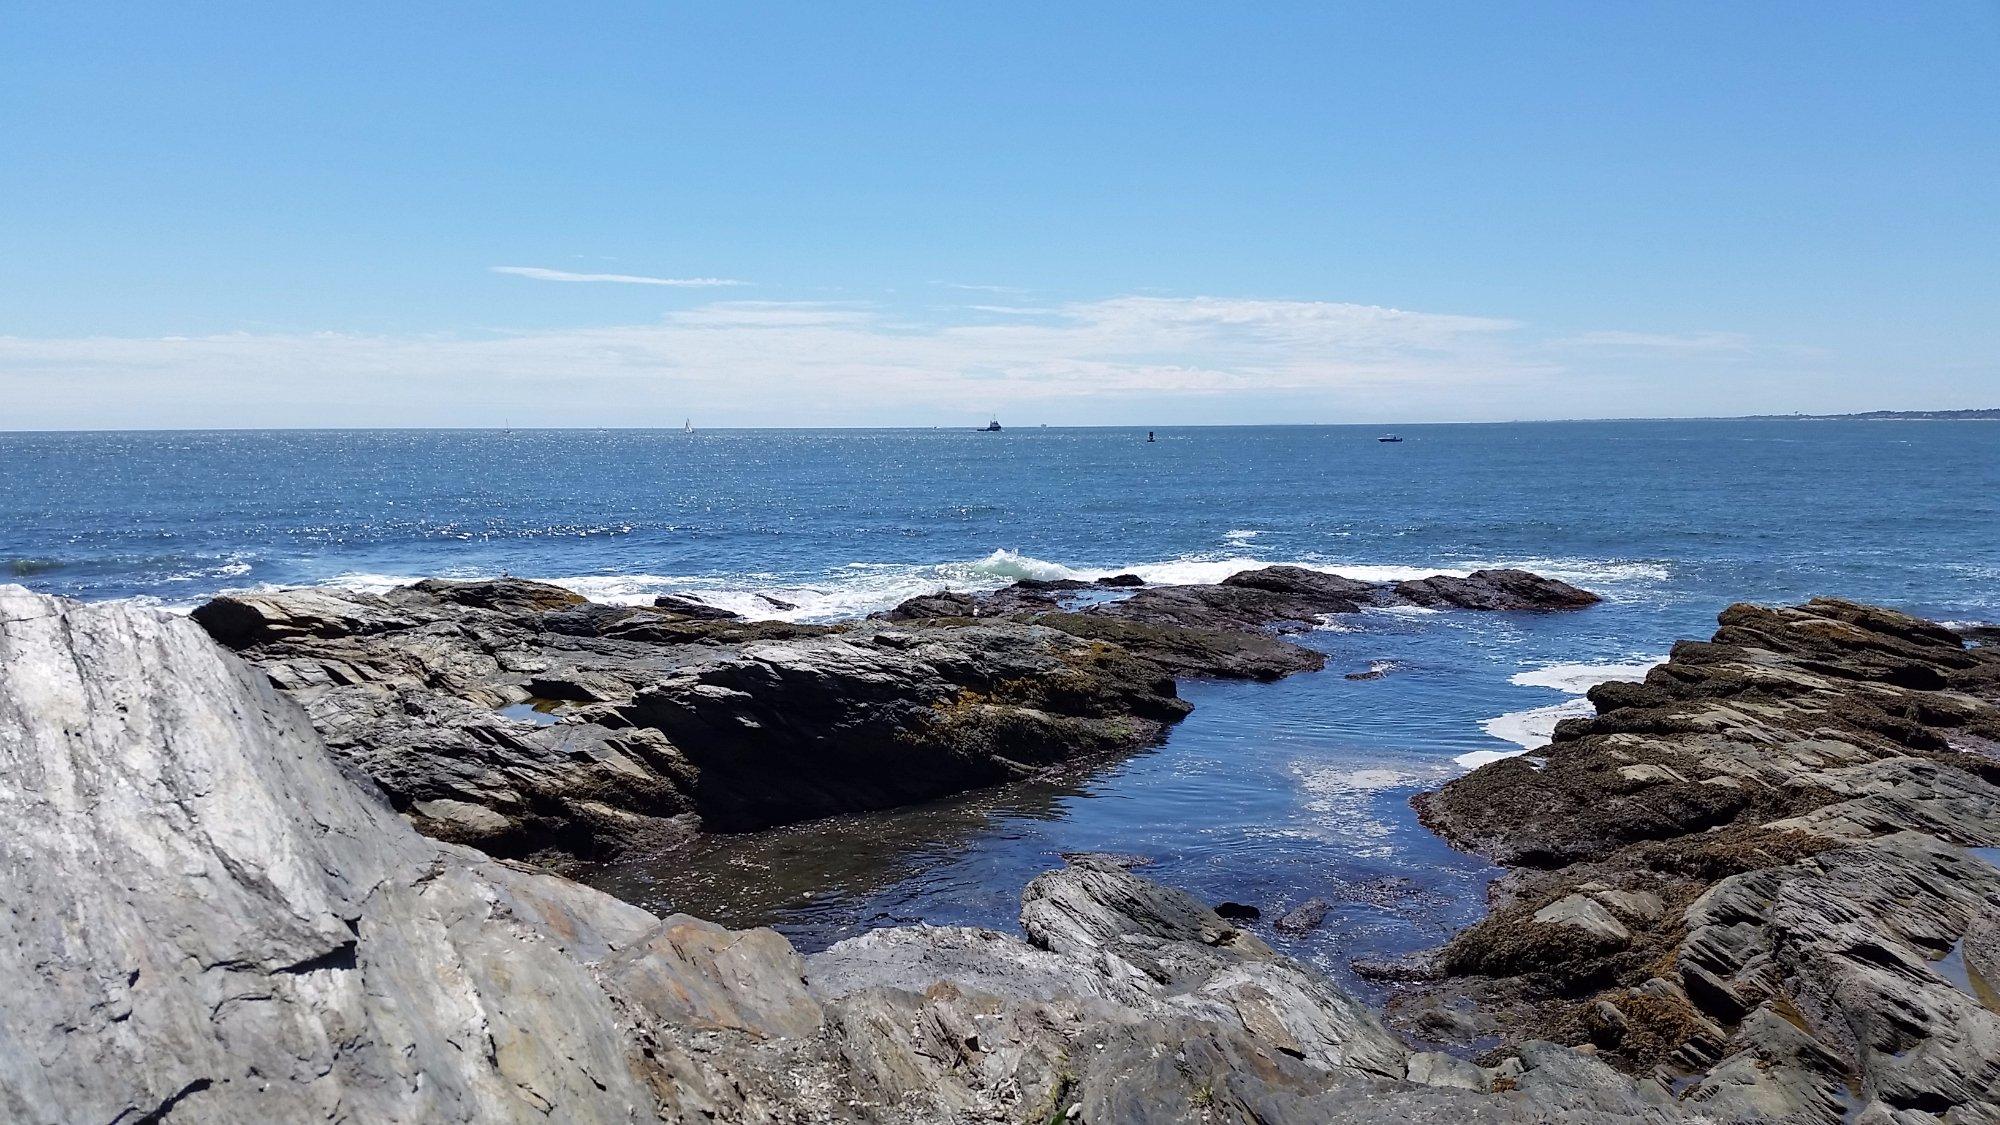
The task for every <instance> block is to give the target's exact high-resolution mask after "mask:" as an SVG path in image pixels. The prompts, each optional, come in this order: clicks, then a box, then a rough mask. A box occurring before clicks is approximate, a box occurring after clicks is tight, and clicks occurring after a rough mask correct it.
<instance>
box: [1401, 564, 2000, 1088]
mask: <svg viewBox="0 0 2000 1125" xmlns="http://www.w3.org/2000/svg"><path fill="white" fill-rule="evenodd" d="M1720 625H1721V628H1720V629H1719V630H1718V631H1717V632H1716V634H1715V636H1714V638H1713V639H1712V640H1710V641H1684V642H1682V643H1680V644H1678V645H1676V646H1675V647H1674V649H1673V654H1672V658H1671V659H1670V660H1669V661H1668V662H1667V663H1665V664H1662V665H1660V666H1658V667H1656V668H1654V669H1653V670H1652V671H1650V672H1649V673H1648V674H1647V676H1646V679H1645V682H1644V683H1611V684H1604V685H1601V686H1599V687H1597V688H1595V689H1593V690H1592V691H1591V693H1590V697H1591V699H1592V701H1593V702H1595V704H1596V705H1597V709H1598V715H1597V716H1596V717H1595V718H1590V719H1572V720H1568V721H1565V722H1564V723H1563V724H1562V725H1561V726H1560V727H1559V728H1558V730H1557V733H1556V740H1555V742H1554V743H1553V744H1552V745H1550V746H1549V747H1547V748H1546V749H1545V750H1542V751H1539V752H1537V753H1534V754H1531V755H1527V756H1524V757H1520V758H1514V759H1509V760H1506V761H1502V762H1497V763H1494V764H1492V765H1488V766H1486V767H1484V768H1482V769H1479V770H1477V771H1475V772H1473V773H1471V774H1469V775H1467V776H1465V777H1463V778H1460V779H1458V780H1456V781H1453V782H1451V783H1449V784H1447V785H1446V786H1444V787H1443V788H1442V789H1441V790H1440V791H1439V792H1437V793H1435V794H1432V795H1430V796H1428V797H1427V798H1422V799H1420V800H1421V805H1420V808H1421V811H1422V813H1423V815H1424V817H1425V819H1426V821H1427V823H1429V824H1431V825H1432V826H1433V827H1435V828H1436V829H1437V830H1438V831H1440V832H1441V833H1443V834H1444V835H1445V836H1446V837H1447V838H1449V839H1451V840H1452V841H1454V842H1456V843H1458V844H1460V845H1462V846H1465V847H1468V848H1472V849H1476V850H1478V851H1481V852H1484V853H1485V854H1487V855H1490V856H1492V857H1494V858H1495V859H1497V860H1499V861H1500V862H1501V863H1503V864H1506V865H1508V866H1509V867H1510V868H1511V869H1512V870H1511V872H1510V874H1509V875H1508V876H1507V877H1506V878H1505V879H1504V880H1503V881H1502V882H1501V884H1499V886H1498V888H1497V895H1496V900H1495V908H1494V910H1493V912H1492V914H1491V915H1490V916H1489V917H1488V918H1487V919H1486V920H1484V921H1483V922H1481V923H1479V924H1478V925H1476V926H1473V927H1472V928H1471V929H1469V930H1468V931H1466V932H1465V933H1463V934H1461V935H1460V936H1459V937H1457V938H1456V939H1455V940H1454V941H1453V942H1452V943H1451V944H1450V945H1448V946H1446V947H1445V948H1444V949H1443V950H1442V951H1441V952H1440V954H1439V955H1438V957H1437V959H1436V964H1435V966H1434V971H1435V972H1436V973H1437V974H1440V975H1441V979H1437V980H1434V981H1432V982H1431V983H1429V984H1427V985H1424V986H1421V987H1419V988H1417V989H1415V990H1413V991H1412V992H1410V993H1408V994H1406V995H1404V996H1403V997H1402V998H1401V999H1400V1000H1399V1001H1397V1003H1396V1005H1395V1008H1394V1010H1395V1013H1396V1019H1397V1020H1398V1022H1399V1023H1400V1024H1401V1025H1402V1026H1403V1027H1405V1028H1407V1029H1410V1030H1412V1031H1413V1032H1414V1033H1416V1034H1417V1035H1419V1036H1420V1037H1423V1038H1428V1039H1432V1040H1444V1041H1455V1042H1457V1043H1458V1044H1460V1045H1462V1046H1468V1047H1474V1046H1483V1047H1491V1046H1493V1045H1494V1044H1495V1043H1499V1044H1503V1045H1504V1044H1506V1043H1510V1042H1514V1041H1518V1040H1523V1039H1530V1038H1533V1039H1553V1040H1557V1041H1562V1042H1567V1043H1571V1044H1576V1045H1586V1049H1594V1050H1596V1051H1598V1052H1599V1057H1602V1058H1605V1059H1607V1060H1609V1061H1611V1062H1613V1063H1615V1064H1616V1065H1618V1066H1619V1067H1621V1068H1622V1069H1624V1070H1626V1071H1628V1072H1632V1073H1637V1074H1658V1075H1659V1076H1661V1078H1662V1080H1663V1081H1665V1082H1668V1083H1669V1084H1671V1085H1672V1086H1674V1088H1676V1089H1677V1090H1679V1091H1680V1101H1681V1103H1682V1104H1684V1105H1688V1106H1692V1107H1697V1108H1706V1109H1708V1110H1710V1111H1712V1112H1716V1113H1718V1114H1720V1115H1722V1116H1724V1117H1725V1118H1728V1119H1739V1118H1741V1119H1753V1117H1754V1115H1763V1116H1764V1117H1768V1118H1770V1119H1777V1120H1787V1121H1800V1122H1837V1121H1843V1120H1846V1121H1860V1122H1872V1123H1888V1122H1893V1123H1897V1125H1917V1123H1930V1122H1937V1121H1948V1122H1992V1121H2000V989H1996V984H2000V962H1996V960H1995V950H1996V947H2000V869H1996V867H1995V866H1994V862H1995V860H1996V859H1997V858H2000V852H1996V851H1993V850H1988V849H1994V848H1995V847H1996V846H2000V786H1997V785H1996V783H2000V650H1994V649H1989V648H1977V647H1975V648H1968V647H1967V646H1966V645H1965V644H1964V642H1963V641H1962V639H1961V638H1960V637H1959V636H1957V635H1956V634H1954V633H1951V632H1949V631H1947V630H1945V629H1943V628H1941V627H1939V626H1937V625H1934V624H1932V623H1930V622H1926V621H1922V620H1919V619H1916V618H1912V617H1908V616H1905V615H1903V614H1900V613H1896V612H1893V611H1890V610H1885V609H1878V608H1874V607H1869V606H1863V605H1858V604H1855V603H1852V602H1846V601H1838V600H1834V599H1815V600H1813V601H1811V602H1808V603H1806V604H1804V605H1801V606H1794V607H1789V608H1765V607H1760V606H1753V605H1736V606H1731V607H1730V608H1729V609H1727V610H1726V611H1724V612H1723V613H1722V615H1721V618H1720Z"/></svg>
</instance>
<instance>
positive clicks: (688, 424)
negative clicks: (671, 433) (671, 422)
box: [681, 418, 694, 434]
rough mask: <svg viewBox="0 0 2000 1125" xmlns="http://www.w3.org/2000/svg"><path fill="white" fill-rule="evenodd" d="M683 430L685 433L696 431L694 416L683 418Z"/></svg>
mask: <svg viewBox="0 0 2000 1125" xmlns="http://www.w3.org/2000/svg"><path fill="white" fill-rule="evenodd" d="M681 432H682V433H684V434H691V433H693V432H694V419H692V418H683V419H681Z"/></svg>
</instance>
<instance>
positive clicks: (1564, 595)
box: [1391, 570, 1601, 610]
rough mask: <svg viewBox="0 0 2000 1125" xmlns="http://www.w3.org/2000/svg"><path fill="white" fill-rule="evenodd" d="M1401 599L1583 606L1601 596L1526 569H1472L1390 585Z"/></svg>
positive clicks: (1500, 606)
mask: <svg viewBox="0 0 2000 1125" xmlns="http://www.w3.org/2000/svg"><path fill="white" fill-rule="evenodd" d="M1391 588H1392V589H1393V590H1394V591H1395V594H1396V597H1397V598H1400V599H1401V600H1403V601H1404V602H1407V603H1409V604H1411V605H1419V606H1426V607H1433V608H1435V607H1451V608H1456V609H1483V610H1541V609H1582V608H1584V607H1585V606H1592V605H1596V604H1597V603H1598V601H1600V600H1601V599H1599V598H1598V596H1597V595H1596V594H1593V593H1591V592H1590V591H1588V590H1582V589H1579V588H1577V587H1575V586H1572V585H1570V584H1569V583H1567V582H1562V581H1558V580H1556V579H1554V578H1544V577H1542V576H1541V575H1539V574H1531V573H1529V572H1528V571H1525V570H1475V571H1473V572H1472V573H1471V574H1469V575H1466V576H1465V577H1463V578H1457V577H1452V576H1450V575H1435V576H1433V577H1430V578H1419V579H1415V580H1413V581H1405V582H1397V583H1395V584H1394V585H1393V587H1391Z"/></svg>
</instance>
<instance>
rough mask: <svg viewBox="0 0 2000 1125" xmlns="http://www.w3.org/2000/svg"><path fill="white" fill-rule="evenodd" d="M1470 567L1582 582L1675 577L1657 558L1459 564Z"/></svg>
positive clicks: (1614, 582)
mask: <svg viewBox="0 0 2000 1125" xmlns="http://www.w3.org/2000/svg"><path fill="white" fill-rule="evenodd" d="M1459 565H1460V566H1463V567H1465V568H1467V569H1468V570H1502V569H1513V570H1531V571H1534V572H1535V573H1536V574H1539V575H1542V576H1543V577H1546V578H1560V579H1562V580H1563V581H1564V582H1574V583H1576V584H1577V585H1579V586H1586V587H1587V586H1589V585H1590V584H1591V583H1593V582H1595V583H1598V584H1600V585H1613V586H1616V585H1627V584H1639V583H1650V582H1665V581H1666V580H1667V579H1669V578H1671V577H1673V570H1672V568H1671V567H1669V566H1668V565H1667V564H1666V563H1664V562H1660V561H1658V560H1655V559H1582V558H1514V559H1484V560H1475V561H1469V562H1462V563H1460V564H1459Z"/></svg>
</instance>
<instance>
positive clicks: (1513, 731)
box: [1452, 657, 1664, 769]
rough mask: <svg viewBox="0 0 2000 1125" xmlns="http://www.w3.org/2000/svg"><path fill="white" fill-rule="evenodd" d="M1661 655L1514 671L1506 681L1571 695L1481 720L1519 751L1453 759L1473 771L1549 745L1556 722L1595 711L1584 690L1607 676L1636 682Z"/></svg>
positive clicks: (1475, 753) (1482, 752) (1487, 752)
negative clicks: (1614, 661)
mask: <svg viewBox="0 0 2000 1125" xmlns="http://www.w3.org/2000/svg"><path fill="white" fill-rule="evenodd" d="M1661 659H1664V658H1656V657H1642V658H1639V659H1636V660H1624V661H1619V662H1616V663H1609V664H1546V665H1543V666H1542V667H1540V668H1530V669H1528V670H1527V671H1525V672H1516V673H1515V674H1513V675H1512V676H1509V677H1508V678H1507V682H1509V683H1513V684H1520V685H1521V686H1523V687H1543V688H1551V689H1553V690H1555V691H1559V692H1562V693H1564V694H1565V695H1568V696H1570V698H1569V699H1565V700H1563V701H1562V702H1561V703H1552V704H1549V705H1548V706H1545V707H1531V708H1529V709H1528V710H1525V711H1510V712H1508V713H1507V714H1505V715H1496V716H1494V717H1493V718H1491V719H1488V720H1486V721H1485V722H1483V723H1481V724H1480V727H1481V728H1482V729H1483V730H1485V731H1486V733H1487V734H1490V735H1492V736H1493V737H1494V738H1497V739H1500V740H1501V741H1503V742H1511V743H1513V744H1514V745H1516V746H1518V747H1520V749H1518V750H1474V751H1472V752H1471V753H1467V754H1460V755H1459V756H1458V757H1456V758H1454V759H1452V760H1453V761H1454V762H1457V763H1458V764H1459V765H1461V766H1463V767H1465V768H1466V769H1476V768H1477V767H1479V766H1483V765H1485V764H1486V763H1488V762H1497V761H1499V760H1500V759H1502V758H1511V757H1513V756H1514V755H1516V754H1524V753H1526V752H1528V751H1530V750H1534V749H1536V748H1538V747H1541V746H1546V745H1548V741H1549V739H1550V738H1552V737H1554V735H1555V733H1556V724H1557V723H1560V722H1562V721H1563V720H1564V719H1580V718H1589V717H1590V716H1592V715H1594V714H1596V713H1597V708H1596V707H1594V706H1592V705H1591V702H1590V700H1588V699H1586V698H1584V693H1585V692H1587V691H1589V690H1590V689H1591V688H1593V687H1596V686H1597V685H1598V684H1601V683H1606V682H1609V681H1611V680H1641V679H1644V678H1645V676H1646V673H1647V672H1648V671H1649V670H1651V669H1652V667H1653V666H1654V665H1656V664H1658V663H1659V662H1660V660H1661Z"/></svg>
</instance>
